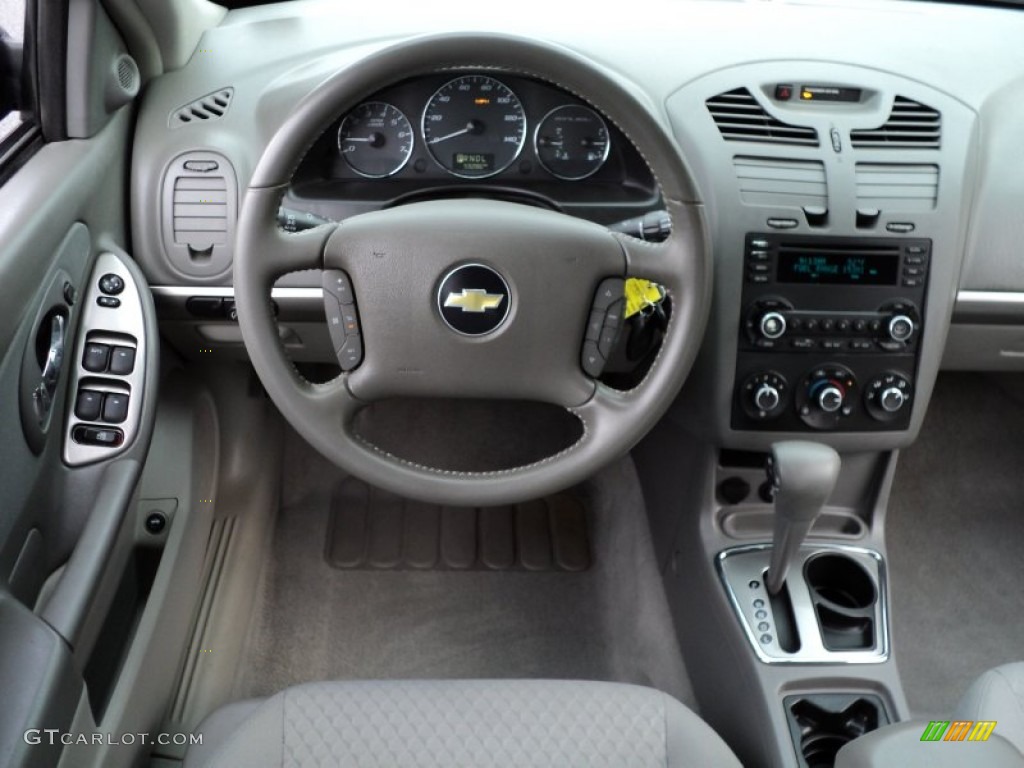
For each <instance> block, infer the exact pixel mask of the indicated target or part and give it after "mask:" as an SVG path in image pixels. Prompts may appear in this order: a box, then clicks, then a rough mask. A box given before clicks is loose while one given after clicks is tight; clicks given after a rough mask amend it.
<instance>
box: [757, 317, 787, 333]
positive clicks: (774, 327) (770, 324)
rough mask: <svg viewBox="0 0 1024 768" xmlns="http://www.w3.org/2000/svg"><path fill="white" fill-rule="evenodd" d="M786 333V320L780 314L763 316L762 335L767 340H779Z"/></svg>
mask: <svg viewBox="0 0 1024 768" xmlns="http://www.w3.org/2000/svg"><path fill="white" fill-rule="evenodd" d="M785 333H786V318H785V317H784V316H783V315H782V314H781V313H779V312H765V313H764V314H763V315H762V316H761V335H762V336H764V337H765V338H766V339H778V338H781V337H782V335H783V334H785Z"/></svg>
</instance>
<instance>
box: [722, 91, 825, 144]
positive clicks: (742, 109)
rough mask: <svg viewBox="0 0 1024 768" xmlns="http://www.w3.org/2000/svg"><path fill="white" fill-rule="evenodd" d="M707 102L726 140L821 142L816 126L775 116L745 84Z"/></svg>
mask: <svg viewBox="0 0 1024 768" xmlns="http://www.w3.org/2000/svg"><path fill="white" fill-rule="evenodd" d="M705 105H706V106H707V108H708V112H709V113H710V114H711V119H712V120H714V121H715V125H716V126H718V131H719V133H721V134H722V138H723V139H725V140H726V141H747V142H758V143H764V144H792V145H798V146H805V147H817V146H818V132H817V131H816V130H814V129H813V128H810V127H808V126H800V125H790V124H788V123H784V122H782V121H781V120H778V119H776V118H774V117H772V116H771V115H769V114H768V113H767V112H766V111H765V109H764V107H762V106H761V105H760V103H758V101H757V99H755V98H754V97H753V95H752V94H751V93H750V91H748V90H747V89H746V88H736V89H734V90H732V91H728V92H726V93H720V94H718V95H717V96H713V97H711V98H710V99H708V100H707V101H706V102H705Z"/></svg>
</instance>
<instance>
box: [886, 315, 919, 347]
mask: <svg viewBox="0 0 1024 768" xmlns="http://www.w3.org/2000/svg"><path fill="white" fill-rule="evenodd" d="M913 335H914V321H913V320H912V319H911V318H909V317H907V316H906V315H893V316H892V318H890V320H889V338H891V339H892V340H893V341H904V342H905V341H909V340H910V337H911V336H913Z"/></svg>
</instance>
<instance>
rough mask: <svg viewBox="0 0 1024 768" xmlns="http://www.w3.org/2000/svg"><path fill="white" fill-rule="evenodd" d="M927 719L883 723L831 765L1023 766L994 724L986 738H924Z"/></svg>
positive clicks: (841, 752) (889, 767)
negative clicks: (951, 739) (969, 739)
mask: <svg viewBox="0 0 1024 768" xmlns="http://www.w3.org/2000/svg"><path fill="white" fill-rule="evenodd" d="M927 726H928V721H927V720H908V721H907V722H903V723H896V724H895V725H887V726H886V727H885V728H879V729H878V730H877V731H872V732H871V733H866V734H864V735H863V736H861V737H860V738H857V739H854V740H853V741H851V742H850V743H849V744H847V745H846V746H844V747H843V748H842V749H840V750H839V754H837V755H836V763H835V768H1024V757H1022V756H1021V754H1020V752H1018V751H1017V750H1016V749H1014V747H1013V745H1012V744H1010V742H1009V741H1007V740H1006V739H1004V738H1003V737H1002V736H1000V735H999V731H1000V728H998V727H997V728H996V732H995V733H993V734H992V735H991V736H990V737H989V740H988V741H971V742H941V741H940V742H927V741H921V734H922V733H924V729H925V728H926V727H927Z"/></svg>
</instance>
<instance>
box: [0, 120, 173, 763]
mask: <svg viewBox="0 0 1024 768" xmlns="http://www.w3.org/2000/svg"><path fill="white" fill-rule="evenodd" d="M131 126H132V115H131V110H130V109H122V110H121V111H120V112H118V113H117V114H116V115H114V116H113V118H112V119H111V120H110V121H109V122H108V123H107V124H106V125H105V126H104V127H103V128H101V129H100V130H99V131H98V132H97V133H96V134H95V135H94V136H92V137H91V138H88V139H79V140H70V141H63V142H54V143H51V144H48V145H46V146H45V147H43V148H42V149H41V150H40V151H38V152H37V153H36V154H35V155H34V156H32V157H31V158H30V159H29V160H28V162H27V163H26V164H25V165H24V166H22V167H21V168H20V169H19V170H18V171H17V172H16V173H15V174H14V175H13V176H12V177H11V178H10V179H8V180H7V182H6V183H5V184H3V185H2V186H0V688H2V689H3V690H4V692H5V693H4V696H5V701H6V702H7V703H8V704H11V705H12V706H4V707H0V766H4V767H6V766H9V765H10V766H20V765H33V766H35V765H56V764H57V762H58V760H59V759H60V757H61V749H60V747H59V744H58V745H57V747H53V746H51V745H49V744H48V743H47V742H46V741H45V740H44V741H43V742H42V743H37V744H33V743H29V742H28V740H27V739H26V738H25V737H24V733H25V731H26V729H45V728H56V729H59V730H60V731H62V732H63V731H68V730H69V729H70V728H71V727H72V718H73V717H74V715H75V712H76V707H79V704H80V702H81V701H82V700H83V690H84V684H83V670H87V669H88V670H90V672H89V673H88V674H91V676H92V679H93V680H101V681H102V682H103V684H104V685H107V686H109V685H110V681H109V678H110V674H113V672H116V667H115V668H114V669H113V671H112V672H110V673H109V674H104V666H105V665H106V666H110V662H109V660H108V659H104V657H103V656H102V654H103V652H104V651H103V650H102V649H101V650H100V651H99V652H98V653H94V651H95V650H96V646H97V642H98V639H99V640H100V641H103V640H105V639H106V638H108V637H109V636H110V630H109V628H110V626H111V624H112V622H111V621H108V617H110V616H114V615H115V614H117V612H116V611H115V610H114V609H113V608H112V606H114V605H115V604H117V603H118V601H120V602H124V592H123V590H121V586H122V584H123V583H124V578H123V576H124V574H125V573H126V572H128V571H129V570H130V569H131V568H133V567H135V566H134V561H133V552H134V534H135V517H134V514H133V513H134V505H133V499H134V498H135V497H136V495H137V490H136V486H137V484H138V480H139V477H140V475H141V468H142V465H143V464H144V462H145V458H146V455H147V452H148V447H149V441H150V437H151V434H152V429H153V423H154V420H155V404H156V396H155V393H156V387H157V350H158V348H159V343H158V334H157V329H156V321H155V311H154V309H153V304H152V297H151V295H150V293H149V289H148V286H147V285H146V283H145V280H144V278H143V277H142V274H141V272H139V270H138V269H137V268H136V267H135V266H134V264H133V262H132V260H131V258H130V257H129V256H128V254H127V252H126V249H127V246H128V242H127V239H126V231H127V227H126V219H127V215H128V214H127V209H126V197H125V184H124V180H125V179H126V178H127V171H126V163H127V158H128V149H129V146H130V137H131ZM100 254H111V256H105V257H104V258H106V259H108V260H109V259H115V261H114V262H111V261H107V262H104V264H105V265H106V266H104V269H106V268H108V267H109V265H110V264H115V263H116V264H118V265H122V266H123V269H124V272H123V274H124V275H125V276H126V277H127V278H128V279H129V280H133V281H134V282H135V284H136V285H137V286H138V289H139V295H140V304H139V306H140V307H141V315H142V318H143V319H142V321H141V323H138V324H137V326H138V327H137V328H136V329H135V330H134V336H132V335H130V334H126V333H124V331H125V329H124V328H123V327H121V326H118V325H117V324H116V323H113V322H112V321H110V320H109V318H111V317H113V315H107V316H106V317H107V318H108V319H107V321H104V320H103V316H102V315H97V313H96V312H95V311H94V312H92V313H86V312H84V311H83V310H84V308H85V307H86V306H87V305H88V306H92V303H95V302H96V299H97V288H96V286H95V285H94V283H96V281H97V275H96V274H95V273H94V268H95V265H96V264H97V261H98V258H99V256H100ZM109 311H110V312H116V311H117V310H116V309H110V310H109ZM87 315H89V317H90V318H91V319H90V321H89V322H90V323H91V324H92V325H96V326H97V327H96V328H85V327H84V326H83V322H82V321H83V318H84V317H86V316H87ZM97 317H99V319H97ZM58 318H59V319H58ZM105 326H110V327H112V328H115V330H117V332H118V333H119V334H120V335H117V336H115V337H113V341H111V340H110V338H108V337H105V336H103V335H102V334H103V333H104V332H105V331H106V330H107V328H106V327H105ZM86 331H90V332H98V333H100V334H101V335H100V336H99V337H90V338H100V339H101V340H103V339H105V340H107V341H108V342H110V343H111V344H113V343H117V344H126V345H127V344H131V346H133V347H134V348H135V349H136V350H137V351H138V353H139V358H138V360H137V361H136V363H135V365H136V367H135V369H134V373H133V374H132V377H131V378H130V379H129V378H128V377H126V376H119V375H117V374H116V372H115V371H102V372H100V373H98V374H96V375H95V376H93V378H92V379H89V380H88V382H89V383H88V386H92V387H95V388H97V389H99V390H101V391H102V392H103V393H104V397H109V396H110V394H109V392H110V390H111V387H112V388H113V391H114V392H115V394H117V393H119V392H120V391H121V389H124V390H127V388H128V386H129V381H130V384H131V386H132V388H133V389H132V391H131V394H130V398H133V399H132V401H131V402H132V403H133V404H135V405H140V404H141V408H137V410H135V411H133V416H134V418H135V419H136V421H137V425H136V429H135V430H134V432H133V434H132V435H131V436H130V439H127V440H125V442H124V445H123V448H122V449H121V450H120V451H119V453H118V455H116V456H114V457H107V456H104V455H98V454H93V455H91V456H90V461H89V463H84V464H83V465H81V466H71V465H69V464H68V463H66V462H65V460H64V453H65V441H66V440H68V439H70V438H69V425H70V423H71V422H70V421H69V417H70V415H71V414H72V413H73V412H74V410H75V408H74V400H75V397H76V395H77V394H78V393H77V391H73V390H72V382H73V380H74V379H75V378H76V377H80V374H81V368H80V363H81V360H82V353H83V345H84V342H85V341H86V336H85V334H86ZM126 338H128V339H133V341H132V342H128V341H122V340H123V339H126ZM61 342H63V344H61ZM61 347H62V349H61ZM73 373H74V374H75V375H74V376H73V375H72V374H73ZM96 382H99V383H100V384H99V385H97V383H96ZM85 385H86V381H85V380H83V385H82V386H85ZM119 388H120V389H119ZM104 402H105V401H104ZM103 418H106V417H105V416H103V417H97V419H96V420H102V419H103ZM44 584H45V590H44ZM41 595H42V598H41V597H40V596H41ZM117 615H120V614H117ZM113 623H116V621H115V622H113ZM125 637H127V638H128V639H123V638H122V640H123V642H125V643H127V642H128V641H129V639H130V635H126V636H125ZM114 663H115V664H116V658H115V659H114ZM96 670H99V671H98V672H97V671H96ZM92 687H93V688H100V687H102V686H101V685H100V684H99V683H94V685H93V686H92Z"/></svg>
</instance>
